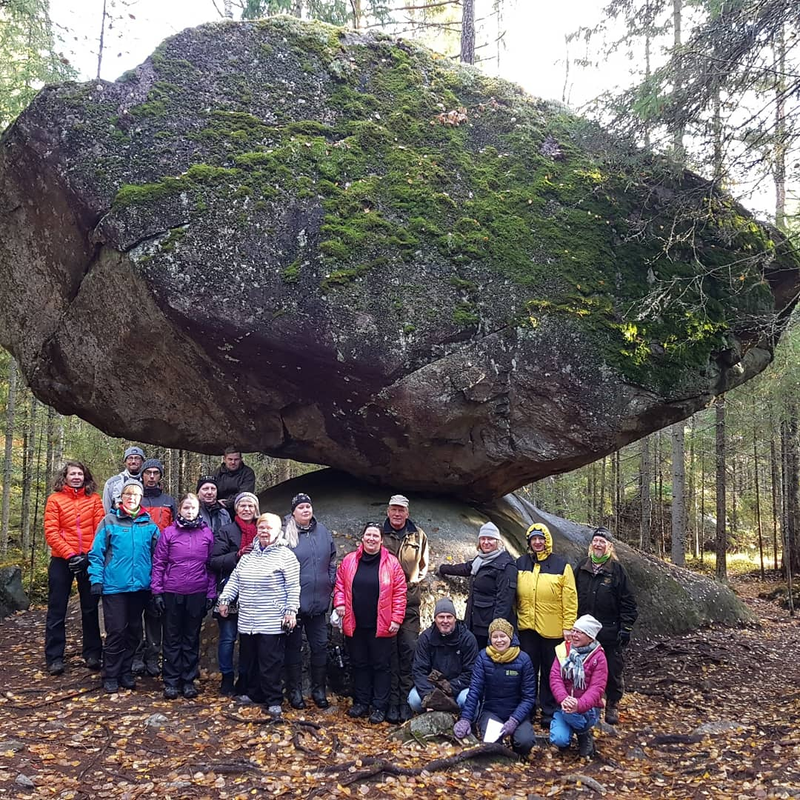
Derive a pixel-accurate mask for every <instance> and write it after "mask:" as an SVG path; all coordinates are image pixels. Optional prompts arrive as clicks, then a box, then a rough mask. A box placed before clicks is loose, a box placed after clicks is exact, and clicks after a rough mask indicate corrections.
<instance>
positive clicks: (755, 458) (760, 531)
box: [753, 395, 764, 581]
mask: <svg viewBox="0 0 800 800" xmlns="http://www.w3.org/2000/svg"><path fill="white" fill-rule="evenodd" d="M756 419H758V416H757V414H756V398H755V395H753V489H754V491H755V495H756V497H755V500H756V527H757V529H758V563H759V565H760V569H761V580H762V581H763V580H764V530H763V527H762V524H761V492H760V487H759V479H758V471H759V464H758V428H757V426H756Z"/></svg>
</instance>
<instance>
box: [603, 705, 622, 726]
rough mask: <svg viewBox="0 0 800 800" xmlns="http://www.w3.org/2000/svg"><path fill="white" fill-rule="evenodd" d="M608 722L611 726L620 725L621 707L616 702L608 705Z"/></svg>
mask: <svg viewBox="0 0 800 800" xmlns="http://www.w3.org/2000/svg"><path fill="white" fill-rule="evenodd" d="M606 722H607V723H608V724H609V725H617V724H618V723H619V705H618V704H617V703H615V702H611V703H608V705H606Z"/></svg>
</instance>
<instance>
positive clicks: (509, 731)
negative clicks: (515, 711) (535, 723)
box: [500, 717, 519, 739]
mask: <svg viewBox="0 0 800 800" xmlns="http://www.w3.org/2000/svg"><path fill="white" fill-rule="evenodd" d="M518 727H519V722H517V720H515V719H514V717H509V718H508V719H507V720H506V721H505V722H504V723H503V727H502V728H501V729H500V738H501V739H502V738H503V737H504V736H513V735H514V731H515V730H516V729H517V728H518Z"/></svg>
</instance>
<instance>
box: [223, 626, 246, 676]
mask: <svg viewBox="0 0 800 800" xmlns="http://www.w3.org/2000/svg"><path fill="white" fill-rule="evenodd" d="M217 622H218V623H219V645H218V646H217V661H218V662H219V671H220V672H221V673H222V674H223V675H232V674H233V647H234V645H235V644H236V634H237V632H238V624H239V622H238V618H237V617H236V615H233V616H232V617H219V618H218V619H217ZM241 660H242V659H241V652H240V653H239V662H240V663H239V674H240V675H242V674H244V672H245V668H244V667H245V665H244V664H242V663H241Z"/></svg>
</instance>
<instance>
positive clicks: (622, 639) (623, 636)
mask: <svg viewBox="0 0 800 800" xmlns="http://www.w3.org/2000/svg"><path fill="white" fill-rule="evenodd" d="M630 640H631V632H630V631H626V630H625V628H620V630H619V633H618V634H617V644H618V645H619V646H620V647H627V646H628V643H629V642H630Z"/></svg>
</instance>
